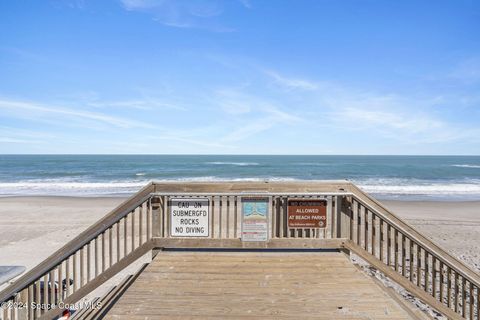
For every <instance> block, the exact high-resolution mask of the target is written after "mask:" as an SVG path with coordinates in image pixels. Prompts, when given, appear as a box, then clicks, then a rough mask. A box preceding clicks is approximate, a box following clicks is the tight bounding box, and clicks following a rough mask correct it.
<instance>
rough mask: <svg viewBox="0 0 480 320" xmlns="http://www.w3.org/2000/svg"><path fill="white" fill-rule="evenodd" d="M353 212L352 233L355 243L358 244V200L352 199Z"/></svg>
mask: <svg viewBox="0 0 480 320" xmlns="http://www.w3.org/2000/svg"><path fill="white" fill-rule="evenodd" d="M352 212H353V230H352V233H351V239H352V240H353V242H354V243H356V244H358V241H359V240H358V238H359V237H358V236H359V235H358V227H359V225H358V202H357V201H355V199H352Z"/></svg>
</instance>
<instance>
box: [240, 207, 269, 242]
mask: <svg viewBox="0 0 480 320" xmlns="http://www.w3.org/2000/svg"><path fill="white" fill-rule="evenodd" d="M267 240H268V198H242V241H267Z"/></svg>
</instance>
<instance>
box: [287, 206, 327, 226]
mask: <svg viewBox="0 0 480 320" xmlns="http://www.w3.org/2000/svg"><path fill="white" fill-rule="evenodd" d="M287 205H288V227H289V228H325V226H326V225H327V200H321V199H288V201H287Z"/></svg>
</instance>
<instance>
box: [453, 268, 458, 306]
mask: <svg viewBox="0 0 480 320" xmlns="http://www.w3.org/2000/svg"><path fill="white" fill-rule="evenodd" d="M454 280H455V283H454V286H455V287H454V289H455V292H454V296H453V297H454V301H455V309H454V310H455V312H458V273H456V272H455V278H454Z"/></svg>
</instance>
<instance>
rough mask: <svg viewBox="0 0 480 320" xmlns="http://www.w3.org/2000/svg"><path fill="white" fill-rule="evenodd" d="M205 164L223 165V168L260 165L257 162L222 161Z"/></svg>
mask: <svg viewBox="0 0 480 320" xmlns="http://www.w3.org/2000/svg"><path fill="white" fill-rule="evenodd" d="M207 164H213V165H223V166H225V165H226V166H239V167H246V166H258V165H260V164H259V163H258V162H223V161H212V162H207Z"/></svg>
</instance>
